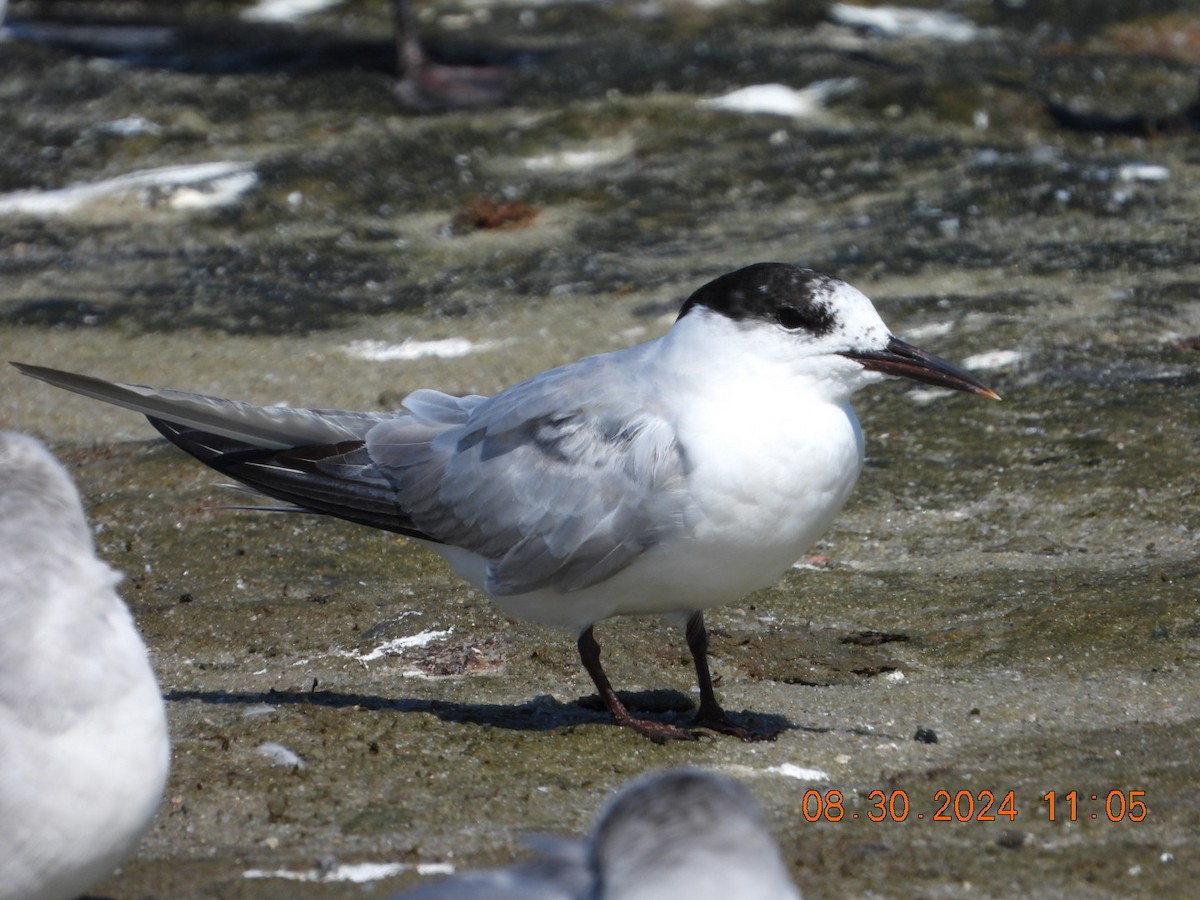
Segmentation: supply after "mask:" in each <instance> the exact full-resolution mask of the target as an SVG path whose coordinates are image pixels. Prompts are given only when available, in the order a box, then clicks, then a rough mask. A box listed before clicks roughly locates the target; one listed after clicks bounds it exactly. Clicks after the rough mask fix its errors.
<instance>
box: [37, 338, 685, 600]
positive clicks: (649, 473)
mask: <svg viewBox="0 0 1200 900" xmlns="http://www.w3.org/2000/svg"><path fill="white" fill-rule="evenodd" d="M644 347H645V345H642V346H641V347H634V348H630V349H628V350H624V351H617V352H616V353H610V354H604V355H601V356H597V357H590V358H588V359H585V360H580V361H579V362H576V363H572V364H570V365H567V366H563V367H561V368H559V369H553V370H550V371H548V372H544V373H542V374H541V375H539V376H536V377H535V378H533V379H530V380H529V381H526V382H522V383H521V384H518V385H515V386H513V387H512V388H509V389H508V390H506V391H503V392H501V393H500V394H497V395H496V396H495V397H492V398H490V399H489V398H483V397H477V396H471V397H451V396H449V395H447V394H442V393H440V392H437V391H430V390H421V391H416V392H414V393H413V394H410V395H409V396H408V397H407V398H406V399H405V401H404V405H405V406H406V407H407V412H398V413H379V412H374V413H357V412H347V411H343V410H319V409H292V408H287V407H270V408H262V407H256V406H252V405H250V404H247V403H241V402H238V401H231V400H222V399H220V398H215V397H206V396H203V395H200V394H189V393H184V392H181V391H165V390H156V389H153V388H146V387H140V386H136V385H122V384H110V383H109V382H106V381H102V380H100V379H96V378H90V377H87V376H82V375H73V374H70V373H65V372H57V371H55V370H53V369H44V368H40V367H34V366H25V365H19V366H18V368H19V369H20V370H21V371H22V372H24V373H25V374H27V375H31V376H33V377H35V378H40V379H42V380H44V381H47V382H49V383H51V384H54V385H56V386H59V387H64V388H67V389H68V390H73V391H76V392H78V393H82V394H85V395H87V396H90V397H94V398H96V399H99V400H104V401H106V402H109V403H115V404H117V405H120V406H125V407H127V408H130V409H134V410H136V411H138V412H141V413H144V414H145V415H146V416H147V417H148V418H149V419H150V422H151V424H153V425H154V426H155V427H156V428H157V429H158V430H159V431H160V432H161V433H162V434H163V435H164V436H166V437H167V438H168V439H169V440H171V441H172V442H173V443H175V444H176V445H177V446H179V447H181V448H182V449H184V450H186V451H187V452H188V453H191V454H192V455H193V456H195V457H196V458H197V459H199V460H200V461H201V462H204V463H205V464H206V465H209V466H211V467H213V468H214V469H217V470H218V471H220V472H223V473H225V474H227V475H229V476H230V477H232V478H235V479H237V480H239V481H242V482H244V483H246V484H248V485H250V486H252V487H254V488H255V489H257V490H259V491H261V492H262V493H265V494H268V495H269V496H272V497H275V498H278V499H281V500H284V501H286V502H288V503H291V504H295V505H296V506H297V507H300V508H302V509H304V510H309V511H313V512H319V513H324V514H328V515H333V516H337V517H339V518H343V519H348V520H350V521H353V522H358V523H360V524H364V525H369V526H372V527H375V528H382V529H386V530H390V531H395V532H399V533H402V534H407V535H411V536H414V537H420V538H423V539H426V540H431V541H434V542H438V543H444V544H450V545H453V546H458V547H463V548H466V549H468V550H470V551H472V552H474V553H477V554H479V555H480V556H483V557H484V558H486V559H487V560H489V568H488V579H487V584H486V585H485V587H486V588H487V589H488V590H489V591H490V592H492V593H493V594H495V595H508V594H519V593H524V592H526V591H530V590H535V589H538V588H542V587H556V588H558V589H560V590H564V591H571V590H577V589H580V588H583V587H587V586H588V585H592V584H595V583H597V582H600V581H603V580H604V579H606V578H608V577H610V576H611V575H612V574H614V573H615V572H617V571H619V570H620V569H622V568H624V567H625V566H627V565H629V563H630V562H632V561H633V560H634V559H636V558H637V557H638V556H639V555H640V554H641V553H642V552H644V551H645V549H646V548H647V547H649V546H652V545H653V544H655V543H656V542H658V541H659V540H661V539H662V537H663V535H664V534H665V533H668V532H669V531H670V530H671V529H673V528H675V527H678V525H679V524H680V522H681V519H682V516H683V499H684V493H683V491H682V490H681V488H682V486H683V482H684V479H685V477H686V469H687V465H686V458H685V456H684V454H683V451H682V449H681V448H680V446H679V444H678V443H677V441H676V439H675V432H674V428H673V427H672V425H671V424H670V422H669V421H668V420H667V419H666V418H665V417H664V416H663V415H661V414H660V413H659V412H658V411H656V409H655V408H654V404H653V402H652V401H653V398H652V397H649V396H647V395H646V393H645V391H644V388H643V387H642V386H641V385H639V384H638V383H637V382H636V381H635V380H634V379H633V378H632V377H631V376H630V375H629V368H628V363H630V362H633V363H634V364H635V366H636V362H637V354H639V353H643V352H645V351H644V349H643V348H644Z"/></svg>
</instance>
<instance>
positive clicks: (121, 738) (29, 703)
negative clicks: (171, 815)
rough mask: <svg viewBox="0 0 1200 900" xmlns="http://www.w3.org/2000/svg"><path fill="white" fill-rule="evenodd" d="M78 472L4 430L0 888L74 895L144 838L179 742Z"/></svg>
mask: <svg viewBox="0 0 1200 900" xmlns="http://www.w3.org/2000/svg"><path fill="white" fill-rule="evenodd" d="M118 581H120V575H118V574H117V573H116V572H115V571H113V570H112V569H111V568H109V567H108V566H107V565H106V564H105V563H103V562H101V561H100V560H98V559H96V557H95V555H94V552H93V549H92V539H91V535H90V533H89V531H88V526H87V522H86V520H85V519H84V515H83V508H82V507H81V505H80V502H79V495H78V494H77V493H76V491H75V487H74V485H73V484H72V483H71V479H70V476H69V475H68V474H67V473H66V471H65V470H64V469H63V468H62V466H60V465H59V464H58V462H57V461H56V460H55V459H54V457H53V456H51V454H50V453H49V452H48V451H47V450H46V449H45V447H43V446H42V445H41V444H40V443H38V442H37V441H35V440H34V439H33V438H30V437H26V436H25V435H21V434H15V433H12V432H0V900H55V898H58V900H71V898H75V897H78V896H79V895H80V894H82V893H83V892H84V891H85V890H86V889H87V888H89V887H90V886H91V885H93V884H94V883H95V882H97V881H99V880H100V879H102V878H104V877H105V876H107V875H109V874H111V873H112V871H113V870H114V869H115V868H116V867H117V866H118V865H119V864H120V863H121V862H122V861H123V860H124V859H125V858H126V857H127V856H129V855H130V854H131V853H132V852H133V851H134V849H135V848H136V847H137V845H138V842H139V841H140V840H141V837H142V835H143V834H144V833H145V831H146V829H147V828H149V827H150V821H151V819H152V818H153V817H154V812H155V810H156V809H157V808H158V803H159V799H160V798H161V797H162V792H163V787H164V785H165V784H166V780H167V768H168V763H169V758H170V746H169V742H168V738H167V720H166V712H165V710H164V708H163V700H162V695H161V693H160V692H159V689H158V683H157V682H156V681H155V678H154V672H153V671H152V670H151V669H150V662H149V660H148V659H147V658H146V647H145V645H144V644H143V643H142V639H141V637H140V636H139V635H138V632H137V629H136V628H135V627H134V624H133V619H132V618H131V617H130V615H129V610H128V609H127V608H126V607H125V604H124V603H122V602H121V599H120V597H118V596H117V592H116V585H117V582H118Z"/></svg>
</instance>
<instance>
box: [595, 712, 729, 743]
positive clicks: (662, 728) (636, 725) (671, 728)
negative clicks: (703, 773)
mask: <svg viewBox="0 0 1200 900" xmlns="http://www.w3.org/2000/svg"><path fill="white" fill-rule="evenodd" d="M613 721H614V722H616V724H618V725H620V726H621V727H622V728H631V729H633V730H634V731H636V732H637V733H638V734H640V735H641V736H642V737H645V738H649V739H650V740H652V741H654V743H656V744H665V743H667V742H668V741H698V740H700V738H702V737H705V736H706V735H705V733H704V732H703V731H699V730H697V729H694V728H679V727H678V726H675V725H668V724H667V723H666V722H655V721H653V720H652V719H637V718H634V717H633V716H620V717H618V716H614V717H613Z"/></svg>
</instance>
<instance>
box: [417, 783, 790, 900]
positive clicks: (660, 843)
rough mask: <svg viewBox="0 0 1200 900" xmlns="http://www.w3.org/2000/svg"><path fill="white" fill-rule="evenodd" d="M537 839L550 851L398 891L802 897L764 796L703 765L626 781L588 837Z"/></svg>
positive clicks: (423, 899)
mask: <svg viewBox="0 0 1200 900" xmlns="http://www.w3.org/2000/svg"><path fill="white" fill-rule="evenodd" d="M532 843H533V846H534V847H536V848H538V849H540V850H542V852H543V856H542V858H540V859H536V860H532V861H529V862H523V863H518V864H516V865H514V866H510V867H509V868H506V869H491V870H483V871H478V872H467V873H464V874H462V875H454V876H451V877H450V878H447V879H445V880H444V881H439V882H437V883H435V884H430V885H427V886H425V887H421V888H417V889H416V890H413V891H409V892H407V893H405V894H402V895H401V896H400V897H398V898H396V900H663V898H668V897H685V898H687V900H735V898H736V900H800V893H799V891H797V890H796V887H795V885H794V884H792V880H791V878H790V876H789V875H788V871H787V867H786V866H785V865H784V863H783V859H782V858H781V857H780V855H779V848H778V847H777V846H776V845H775V841H774V839H773V838H772V837H771V832H770V831H769V830H768V828H767V823H766V821H765V820H764V819H763V815H762V812H761V811H760V809H759V807H758V804H757V803H756V802H755V800H754V797H753V796H751V794H750V792H749V791H747V790H746V789H745V788H743V787H742V786H741V785H739V784H738V783H736V782H734V781H731V780H730V779H728V778H724V777H722V776H720V775H714V774H712V773H709V772H703V771H700V770H697V769H679V770H675V771H670V772H662V773H658V774H654V775H648V776H645V777H643V778H640V779H638V780H637V781H634V782H632V783H631V784H628V785H626V786H625V787H624V788H622V789H621V790H620V791H619V792H618V793H617V795H616V796H615V797H613V799H612V800H611V801H610V802H609V804H608V805H607V806H606V807H605V808H604V810H603V811H602V812H601V813H600V816H599V817H598V818H597V820H596V824H595V826H594V827H593V828H592V833H591V835H590V836H589V837H588V839H587V840H586V841H572V840H563V839H551V840H545V839H542V840H535V841H533V842H532Z"/></svg>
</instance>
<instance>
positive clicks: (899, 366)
mask: <svg viewBox="0 0 1200 900" xmlns="http://www.w3.org/2000/svg"><path fill="white" fill-rule="evenodd" d="M842 355H843V356H845V357H848V358H849V359H853V360H855V361H857V362H859V363H861V364H862V366H863V368H865V369H870V370H872V371H874V372H881V373H883V374H884V375H896V376H899V377H901V378H911V379H913V380H914V381H920V382H924V383H925V384H932V385H935V386H936V387H944V388H951V389H952V390H956V391H966V392H967V393H970V394H978V395H979V396H981V397H987V398H988V399H989V400H999V399H1000V395H999V394H997V393H996V392H995V391H993V390H992V389H991V388H990V387H988V386H987V385H986V384H984V383H983V382H982V381H980V380H978V379H977V378H974V377H973V376H971V375H968V374H967V373H966V372H964V371H963V370H962V369H960V368H958V366H956V365H954V364H953V363H951V362H948V361H947V360H944V359H942V358H941V357H940V356H934V355H933V354H932V353H928V352H926V351H925V350H922V349H921V348H920V347H914V346H913V345H912V344H910V343H908V342H907V341H902V340H900V338H897V337H894V338H891V339H889V340H888V343H887V347H886V348H885V349H883V350H862V351H859V350H852V351H849V352H847V353H843V354H842Z"/></svg>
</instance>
